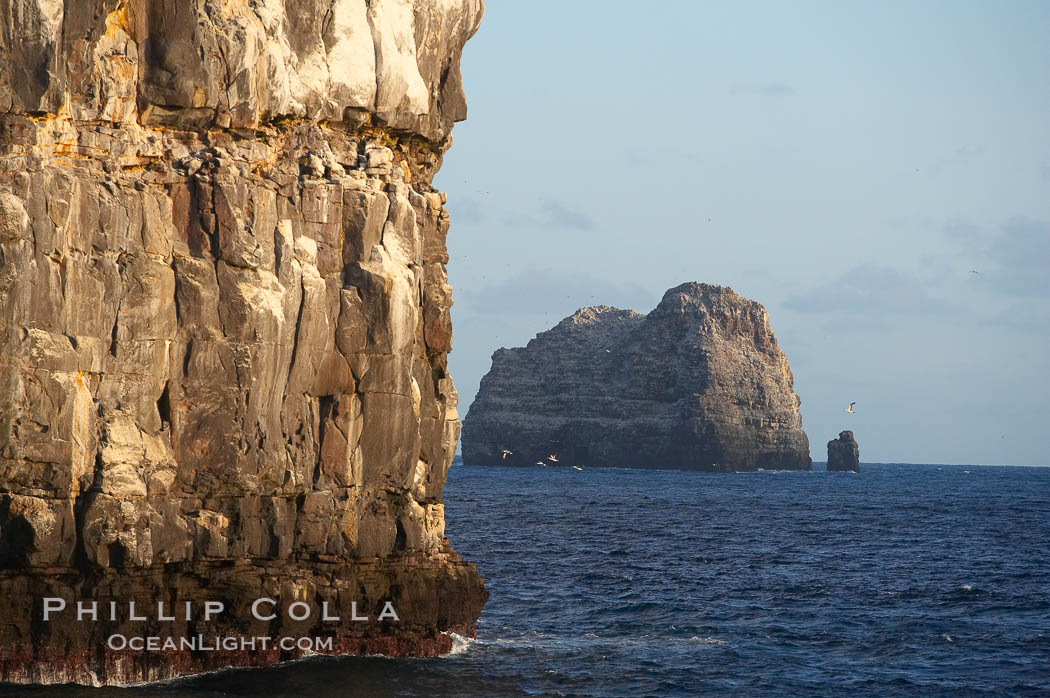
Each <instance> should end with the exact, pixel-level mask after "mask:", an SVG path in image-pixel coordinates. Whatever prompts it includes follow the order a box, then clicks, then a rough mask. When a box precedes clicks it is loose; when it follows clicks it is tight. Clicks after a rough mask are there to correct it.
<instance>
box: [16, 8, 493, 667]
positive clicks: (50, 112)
mask: <svg viewBox="0 0 1050 698" xmlns="http://www.w3.org/2000/svg"><path fill="white" fill-rule="evenodd" d="M482 10H483V4H482V2H481V0H442V1H438V0H418V1H417V2H412V3H410V2H407V0H368V1H367V2H366V0H297V1H296V2H294V3H293V2H278V1H275V0H264V1H262V2H253V3H250V4H247V3H233V2H208V1H206V0H153V1H151V2H146V1H145V0H76V1H74V0H66V1H65V2H63V1H62V0H12V1H11V2H5V3H3V6H2V7H0V597H2V598H3V599H4V605H3V609H0V681H20V682H67V681H75V682H82V683H127V682H133V681H146V680H154V679H163V678H168V677H172V676H178V675H181V674H185V673H190V672H195V671H201V670H206V669H213V668H217V667H222V666H230V665H263V664H269V663H273V662H276V661H280V660H284V659H290V658H294V657H296V656H298V655H300V654H301V651H300V650H298V649H295V650H290V651H288V650H283V649H281V648H279V647H277V646H276V641H275V642H274V645H271V646H270V647H269V648H260V647H259V646H258V645H257V646H256V647H255V649H252V650H244V649H240V648H239V649H236V650H220V651H209V652H200V651H196V652H194V651H189V650H184V649H179V650H172V651H162V652H149V653H145V652H133V651H126V650H125V651H118V650H114V649H112V648H108V647H107V642H106V641H107V638H109V637H110V636H112V635H113V634H117V633H120V634H124V635H126V636H129V637H130V636H142V635H154V636H161V637H162V638H166V637H173V638H176V639H177V638H181V637H187V636H193V635H195V634H198V633H200V634H203V635H205V636H237V637H241V636H244V637H249V636H267V637H272V638H278V637H284V636H287V637H298V636H309V637H323V638H331V640H332V645H331V651H333V652H347V653H358V652H380V653H387V654H395V655H396V654H415V655H431V654H436V653H440V652H443V651H447V650H448V649H449V648H450V647H451V637H450V636H449V634H448V633H449V632H453V631H454V632H457V633H461V634H465V635H473V633H474V624H475V622H476V620H477V617H478V615H479V613H480V610H481V606H482V605H483V603H484V601H485V599H486V597H487V594H486V592H485V591H484V588H483V586H482V580H481V578H480V577H479V576H478V573H477V571H476V569H475V567H474V566H473V565H472V564H469V563H466V562H464V561H462V560H461V559H460V558H459V556H458V555H457V554H456V553H455V552H454V551H453V550H452V548H451V547H450V546H449V543H448V541H447V539H445V538H444V510H443V505H442V488H443V485H444V482H445V477H446V474H447V470H448V467H449V465H450V463H451V461H452V457H453V454H454V452H455V448H456V443H457V439H458V435H459V434H458V432H459V426H458V424H459V422H458V414H457V412H456V402H457V395H456V391H455V389H454V387H453V385H452V381H451V379H450V378H449V376H448V370H447V362H446V355H447V353H448V351H449V350H450V347H451V325H450V319H449V308H450V306H451V304H452V300H451V288H450V287H449V285H448V284H447V278H446V274H445V264H446V263H447V261H448V255H447V252H446V248H445V235H446V232H447V230H448V226H449V218H448V213H447V211H446V210H445V209H444V207H443V204H444V202H445V197H444V195H443V194H441V193H439V192H437V191H435V190H434V189H433V188H432V186H431V181H432V179H433V176H434V174H435V172H436V171H437V169H438V167H439V166H440V163H441V159H442V156H443V154H444V152H445V150H446V149H447V147H448V146H449V144H450V142H451V139H450V137H449V132H450V129H451V126H452V124H453V122H454V121H457V120H460V119H462V118H464V117H465V102H464V99H463V93H462V89H461V85H460V79H459V58H460V53H461V51H462V48H463V45H464V43H465V42H466V41H467V39H468V38H469V37H470V36H471V35H472V34H473V32H474V31H475V30H476V29H477V27H478V25H479V22H480V19H481V14H482ZM45 597H56V598H61V599H64V600H65V601H66V602H67V603H68V606H69V608H68V609H67V610H66V611H65V612H63V613H57V614H54V615H53V616H52V617H51V619H50V620H49V621H47V622H45V621H43V620H42V606H43V599H44V598H45ZM259 597H269V598H272V599H274V600H275V602H276V604H275V605H276V607H277V609H278V612H277V617H276V618H275V619H267V620H264V621H259V620H256V619H254V618H253V617H252V616H251V614H250V612H249V606H250V604H251V602H252V601H254V600H255V599H256V598H259ZM78 600H83V601H84V602H85V603H90V602H92V601H97V602H98V607H99V609H100V611H99V613H98V620H97V621H90V620H82V621H79V622H78V621H77V619H76V615H75V604H76V601H78ZM111 600H112V601H117V602H119V603H118V606H119V610H118V612H117V617H116V618H115V619H110V615H109V610H108V609H109V602H110V601H111ZM209 600H212V601H221V602H223V603H224V604H225V606H226V611H225V612H224V613H222V614H221V615H219V616H218V617H216V618H213V619H212V620H210V621H204V620H203V619H202V617H201V607H202V604H203V603H204V602H205V601H209ZM129 601H135V602H136V605H137V608H138V610H137V611H136V613H139V614H142V613H143V612H144V611H143V609H145V614H146V615H147V616H148V617H149V618H150V619H151V620H149V621H146V622H134V621H131V620H130V619H129V615H130V613H129V611H128V605H127V604H128V602H129ZM296 601H301V602H305V603H306V604H307V605H308V606H309V607H310V608H311V609H312V615H311V619H309V620H304V621H302V622H295V621H293V620H291V619H290V617H289V615H288V614H287V613H285V612H282V609H286V608H287V607H288V606H289V604H291V603H293V602H296ZM158 602H163V603H164V604H165V607H166V610H164V611H163V615H165V616H167V615H169V614H171V613H172V609H175V608H177V609H180V610H179V612H178V613H177V614H175V615H176V617H177V620H175V621H170V622H168V621H161V620H159V619H158V612H157V608H156V604H157V603H158ZM186 602H189V603H191V605H193V606H194V608H195V611H194V613H193V614H192V618H191V619H189V620H186V619H185V617H184V615H185V614H184V613H183V611H182V610H181V609H183V608H184V606H185V603H186ZM325 602H327V604H328V607H329V615H339V616H340V617H341V620H339V621H322V619H321V604H322V603H325ZM351 602H356V611H357V615H358V616H368V617H369V620H368V621H352V620H351ZM386 602H390V603H391V604H392V606H393V608H394V609H395V611H396V613H397V615H398V617H399V619H400V620H397V621H395V620H391V619H390V618H389V617H388V618H387V619H384V620H383V621H379V620H378V616H379V614H380V612H381V611H382V610H383V608H384V607H385V604H386Z"/></svg>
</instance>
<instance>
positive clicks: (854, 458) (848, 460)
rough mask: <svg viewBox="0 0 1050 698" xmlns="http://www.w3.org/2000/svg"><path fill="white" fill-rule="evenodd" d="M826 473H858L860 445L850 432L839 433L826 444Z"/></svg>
mask: <svg viewBox="0 0 1050 698" xmlns="http://www.w3.org/2000/svg"><path fill="white" fill-rule="evenodd" d="M828 472H854V473H859V472H860V445H859V444H857V440H856V439H854V438H853V432H852V431H840V432H839V437H838V438H837V439H832V440H831V441H829V442H828Z"/></svg>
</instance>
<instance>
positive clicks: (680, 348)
mask: <svg viewBox="0 0 1050 698" xmlns="http://www.w3.org/2000/svg"><path fill="white" fill-rule="evenodd" d="M799 405H800V400H799V398H798V396H797V395H796V394H795V392H794V388H793V378H792V374H791V368H790V367H789V366H788V361H787V357H786V356H785V355H784V352H782V351H781V350H780V347H779V346H778V345H777V341H776V337H774V335H773V332H772V330H770V327H769V315H768V313H767V312H766V310H765V308H763V307H762V306H761V305H759V304H758V303H756V302H754V301H751V300H748V299H746V298H743V297H741V296H738V295H737V294H736V293H734V292H733V290H732V289H730V288H724V287H720V286H711V285H708V284H698V283H687V284H683V285H681V286H678V287H676V288H673V289H671V290H669V291H668V292H667V293H666V294H664V297H663V300H661V301H660V304H659V305H658V306H657V307H656V309H655V310H653V311H652V312H650V313H649V314H648V315H641V314H639V313H636V312H634V311H632V310H620V309H617V308H611V307H609V306H596V307H590V308H583V309H581V310H579V311H577V312H576V313H575V314H574V315H572V316H571V317H568V318H565V319H564V320H562V321H561V322H560V323H559V324H558V325H557V326H556V327H554V328H553V329H551V330H548V331H546V332H542V333H540V334H538V335H537V336H536V338H535V339H533V340H532V341H531V342H529V344H528V346H526V347H524V348H515V349H500V350H498V351H497V352H496V353H495V354H493V355H492V368H491V369H490V371H489V372H488V374H487V375H486V376H485V377H484V378H483V379H482V381H481V389H480V391H479V392H478V396H477V398H476V399H475V401H474V403H473V404H472V405H471V407H470V411H469V412H468V414H467V417H466V419H465V421H464V424H463V461H464V462H465V463H467V464H468V465H470V464H473V465H500V464H502V465H533V464H535V463H537V462H545V463H548V464H551V465H554V464H560V465H593V466H607V467H626V468H673V469H685V470H713V471H740V470H756V469H759V468H767V469H773V468H783V469H806V470H808V469H809V468H810V466H811V461H810V457H809V440H808V439H807V437H806V434H805V432H803V431H802V418H801V416H800V414H799ZM505 451H507V452H509V453H505ZM549 456H554V459H550V458H549Z"/></svg>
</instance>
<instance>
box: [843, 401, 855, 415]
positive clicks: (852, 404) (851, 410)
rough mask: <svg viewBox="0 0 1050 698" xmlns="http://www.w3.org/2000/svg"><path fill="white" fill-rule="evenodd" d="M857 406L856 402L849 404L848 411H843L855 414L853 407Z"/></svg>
mask: <svg viewBox="0 0 1050 698" xmlns="http://www.w3.org/2000/svg"><path fill="white" fill-rule="evenodd" d="M856 404H857V403H856V402H851V403H850V404H849V407H847V408H846V409H844V410H842V411H843V412H848V413H849V414H855V413H854V412H853V406H854V405H856Z"/></svg>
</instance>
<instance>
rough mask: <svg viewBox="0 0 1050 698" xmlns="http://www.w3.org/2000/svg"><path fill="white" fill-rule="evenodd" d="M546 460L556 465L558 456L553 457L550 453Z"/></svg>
mask: <svg viewBox="0 0 1050 698" xmlns="http://www.w3.org/2000/svg"><path fill="white" fill-rule="evenodd" d="M547 460H549V461H550V462H551V463H557V462H558V456H556V455H554V454H553V453H552V454H550V455H549V456H547Z"/></svg>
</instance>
